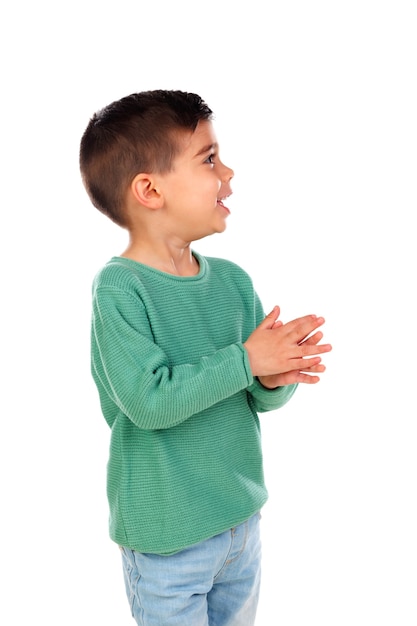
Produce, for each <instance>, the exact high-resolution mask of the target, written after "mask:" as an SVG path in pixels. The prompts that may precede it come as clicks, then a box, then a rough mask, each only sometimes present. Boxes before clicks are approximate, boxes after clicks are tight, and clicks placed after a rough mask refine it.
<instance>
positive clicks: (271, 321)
mask: <svg viewBox="0 0 417 626" xmlns="http://www.w3.org/2000/svg"><path fill="white" fill-rule="evenodd" d="M280 312H281V310H280V308H279V306H274V308H273V309H272V311H271V312H270V313H268V315H267V316H266V317H265V319H264V320H263V321H262V322H261V323H260V324H259V328H264V329H271V328H278V326H282V322H278V321H277V320H278V317H279V314H280Z"/></svg>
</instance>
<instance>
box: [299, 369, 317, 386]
mask: <svg viewBox="0 0 417 626" xmlns="http://www.w3.org/2000/svg"><path fill="white" fill-rule="evenodd" d="M295 382H297V383H305V384H307V385H315V384H316V383H318V382H320V376H309V375H308V374H304V373H303V372H298V374H297V376H296V381H295Z"/></svg>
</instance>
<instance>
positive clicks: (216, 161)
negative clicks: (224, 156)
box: [159, 121, 233, 242]
mask: <svg viewBox="0 0 417 626" xmlns="http://www.w3.org/2000/svg"><path fill="white" fill-rule="evenodd" d="M183 146H184V148H183V150H182V152H181V153H180V154H179V155H178V156H177V157H176V158H175V159H174V163H173V168H172V170H171V171H170V172H169V173H168V174H164V175H162V176H161V177H160V181H159V183H160V187H161V189H162V192H163V196H164V214H165V217H166V218H167V222H166V225H167V227H168V228H170V229H171V231H170V232H171V233H172V234H175V235H176V236H178V237H180V238H181V239H183V240H184V241H187V242H191V241H193V240H197V239H201V238H202V237H206V236H207V235H211V234H213V233H219V232H223V231H224V229H225V228H226V219H227V216H228V215H229V213H230V211H229V209H228V208H227V207H226V206H225V205H224V204H223V200H225V199H226V198H227V197H228V196H230V195H231V193H232V190H231V187H230V180H231V178H232V177H233V170H231V169H230V168H229V167H227V166H226V165H224V164H223V163H222V162H221V160H220V157H219V148H218V144H217V140H216V136H215V133H214V130H213V126H212V124H211V122H208V121H204V122H200V123H199V124H198V126H197V128H196V130H195V131H194V133H192V134H189V133H186V134H184V138H183Z"/></svg>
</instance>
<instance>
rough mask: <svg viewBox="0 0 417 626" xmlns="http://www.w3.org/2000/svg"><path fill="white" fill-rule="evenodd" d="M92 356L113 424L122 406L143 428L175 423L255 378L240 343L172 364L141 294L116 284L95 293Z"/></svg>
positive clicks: (108, 417) (93, 365) (167, 426)
mask: <svg viewBox="0 0 417 626" xmlns="http://www.w3.org/2000/svg"><path fill="white" fill-rule="evenodd" d="M91 356H92V373H93V377H94V379H95V380H96V383H97V386H98V388H99V391H100V393H101V396H102V406H103V408H104V407H107V411H108V413H112V415H113V417H111V416H110V415H109V414H108V415H107V416H106V419H107V422H108V423H109V424H110V425H112V421H114V419H115V416H116V413H117V409H118V410H119V411H121V412H122V413H123V414H124V415H126V416H127V417H128V418H129V419H130V420H131V421H132V422H133V423H134V424H135V425H136V426H138V427H139V428H143V429H148V430H154V429H161V428H170V427H172V426H175V425H177V424H179V423H181V422H183V421H185V420H186V419H188V418H189V417H191V416H192V415H194V414H196V413H199V412H201V411H203V410H205V409H207V408H208V407H210V406H212V405H213V404H215V403H217V402H220V401H221V400H224V399H225V398H227V397H229V396H231V395H233V394H235V393H237V392H238V391H241V390H243V389H245V388H247V387H248V385H251V384H252V383H253V376H252V373H251V371H250V367H249V362H248V358H247V354H246V350H245V349H244V348H243V346H242V345H241V344H239V343H236V344H232V345H229V346H227V347H225V348H222V349H220V350H218V351H216V352H214V353H213V354H211V355H209V356H203V357H202V358H200V359H199V360H198V361H197V362H195V363H181V364H175V363H174V364H172V363H170V362H169V359H168V357H167V355H166V354H165V353H164V351H163V350H162V349H161V348H160V347H159V346H158V345H157V344H156V343H155V342H154V341H153V336H152V329H151V325H150V322H149V320H148V317H147V313H146V311H145V308H144V306H143V304H142V303H141V301H140V299H138V298H135V297H134V296H133V295H132V294H129V293H126V292H124V291H123V290H120V289H115V288H112V289H109V288H104V289H98V290H97V291H96V293H95V295H94V298H93V315H92V355H91ZM111 406H112V407H113V409H112V410H111V409H110V408H109V407H111ZM116 407H117V409H116V411H115V410H114V409H115V408H116Z"/></svg>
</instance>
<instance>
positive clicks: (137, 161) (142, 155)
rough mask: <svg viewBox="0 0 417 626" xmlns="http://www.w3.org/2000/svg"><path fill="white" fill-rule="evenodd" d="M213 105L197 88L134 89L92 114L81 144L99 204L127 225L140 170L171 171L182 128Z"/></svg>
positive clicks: (205, 116) (87, 182) (86, 179)
mask: <svg viewBox="0 0 417 626" xmlns="http://www.w3.org/2000/svg"><path fill="white" fill-rule="evenodd" d="M212 117H213V112H212V110H211V109H210V108H209V107H208V106H207V104H206V103H205V102H204V101H203V100H202V99H201V98H200V96H198V95H197V94H194V93H187V92H183V91H172V90H171V91H167V90H163V89H159V90H154V91H142V92H139V93H133V94H131V95H130V96H126V97H124V98H121V99H120V100H117V101H115V102H113V103H111V104H109V105H108V106H106V107H104V108H103V109H101V110H100V111H97V113H95V114H94V115H93V117H92V118H91V119H90V121H89V123H88V126H87V128H86V129H85V131H84V134H83V136H82V139H81V144H80V169H81V175H82V180H83V183H84V186H85V188H86V190H87V193H88V195H89V197H90V200H91V202H92V203H93V205H94V206H95V207H96V208H97V209H99V211H101V212H102V213H104V214H105V215H107V216H108V217H109V218H110V219H112V220H113V221H114V222H115V223H116V224H118V225H119V226H122V227H125V226H127V223H126V218H125V215H124V207H123V204H124V199H125V194H126V192H127V189H128V187H129V185H130V183H131V182H132V180H133V179H134V177H135V176H136V175H137V174H139V173H140V172H149V173H151V172H157V173H166V172H169V171H170V169H171V167H172V162H173V159H174V157H175V156H176V154H177V153H178V151H179V146H180V143H179V137H178V131H181V130H183V131H184V130H185V131H187V130H188V131H190V132H194V131H195V129H196V127H197V124H198V122H199V121H201V120H210V119H212Z"/></svg>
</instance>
